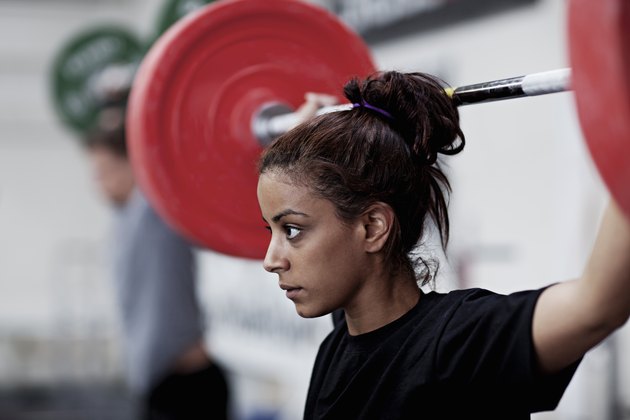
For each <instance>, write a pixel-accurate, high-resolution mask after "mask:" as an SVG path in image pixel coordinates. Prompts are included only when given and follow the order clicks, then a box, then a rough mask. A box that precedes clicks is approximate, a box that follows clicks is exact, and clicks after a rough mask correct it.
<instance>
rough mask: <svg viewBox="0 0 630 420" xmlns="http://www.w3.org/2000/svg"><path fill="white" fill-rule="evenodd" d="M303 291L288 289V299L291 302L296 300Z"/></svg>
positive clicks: (298, 288)
mask: <svg viewBox="0 0 630 420" xmlns="http://www.w3.org/2000/svg"><path fill="white" fill-rule="evenodd" d="M301 290H302V288H301V287H296V288H295V289H287V298H289V299H291V300H293V299H295V298H296V297H297V296H298V295H299V294H300V291H301Z"/></svg>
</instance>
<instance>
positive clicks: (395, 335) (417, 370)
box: [304, 289, 579, 420]
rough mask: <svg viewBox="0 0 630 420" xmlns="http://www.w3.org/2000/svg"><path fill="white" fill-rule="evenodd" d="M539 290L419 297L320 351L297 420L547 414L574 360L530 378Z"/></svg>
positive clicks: (339, 329)
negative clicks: (386, 320) (378, 324)
mask: <svg viewBox="0 0 630 420" xmlns="http://www.w3.org/2000/svg"><path fill="white" fill-rule="evenodd" d="M541 292H542V290H536V291H527V292H519V293H514V294H511V295H508V296H505V295H499V294H495V293H492V292H489V291H487V290H482V289H469V290H459V291H454V292H451V293H448V294H441V293H435V292H431V293H427V294H423V295H422V297H421V298H420V300H419V302H418V304H417V305H416V306H415V307H414V308H412V309H411V310H410V311H409V312H407V313H406V314H405V315H403V316H402V317H401V318H399V319H397V320H395V321H393V322H391V323H390V324H388V325H386V326H384V327H382V328H379V329H377V330H375V331H372V332H369V333H366V334H361V335H358V336H351V335H349V334H348V329H347V326H346V323H345V320H342V321H341V322H339V323H338V324H337V325H336V326H335V329H334V330H333V331H332V332H331V333H330V335H329V336H328V337H327V338H326V339H325V340H324V342H323V343H322V345H321V346H320V349H319V353H318V355H317V359H316V361H315V366H314V368H313V375H312V377H311V384H310V388H309V391H308V397H307V401H306V409H305V415H304V418H305V419H331V420H332V419H335V420H337V419H455V418H461V419H473V418H474V419H476V418H484V419H488V418H502V419H529V418H530V417H529V413H531V412H536V411H543V410H551V409H554V408H555V407H556V406H557V404H558V402H559V400H560V398H561V397H562V394H563V392H564V389H565V388H566V386H567V385H568V383H569V381H570V380H571V377H572V376H573V373H574V372H575V369H576V368H577V365H578V363H579V361H578V362H576V363H574V364H573V365H571V366H570V367H568V368H566V369H565V370H563V371H562V372H559V373H558V374H554V375H546V376H544V375H542V374H540V373H539V372H538V369H537V363H536V355H535V351H534V346H533V342H532V333H531V326H532V315H533V312H534V306H535V304H536V301H537V299H538V296H539V295H540V293H541Z"/></svg>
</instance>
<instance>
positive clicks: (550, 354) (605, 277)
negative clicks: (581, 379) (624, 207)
mask: <svg viewBox="0 0 630 420" xmlns="http://www.w3.org/2000/svg"><path fill="white" fill-rule="evenodd" d="M628 317H630V221H629V220H628V218H627V217H626V216H625V215H624V214H622V211H621V209H619V207H618V206H617V204H616V203H615V202H614V201H613V200H611V202H610V204H609V205H608V208H607V209H606V212H605V214H604V218H603V220H602V224H601V226H600V229H599V233H598V235H597V239H596V241H595V246H594V248H593V251H592V253H591V256H590V259H589V261H588V264H587V266H586V269H585V271H584V274H583V275H582V276H581V277H580V278H579V279H577V280H572V281H567V282H565V283H560V284H557V285H555V286H552V287H550V288H548V289H547V290H545V291H544V292H543V293H542V295H541V296H540V298H539V300H538V303H537V304H536V309H535V310H534V319H533V326H532V334H533V339H534V346H535V348H536V353H537V355H538V361H539V364H540V367H541V368H542V370H543V371H544V372H549V373H551V372H557V371H559V370H560V369H562V368H564V367H566V366H568V365H569V364H571V363H572V362H574V361H575V360H577V359H579V358H580V357H581V356H582V355H583V354H584V353H586V352H587V351H588V350H589V349H590V348H592V347H593V346H595V345H596V344H598V343H599V342H600V341H602V340H603V339H604V338H606V337H607V336H608V335H609V334H611V333H612V332H613V331H614V330H615V329H617V328H619V327H620V326H622V325H623V324H624V323H625V322H626V321H627V320H628Z"/></svg>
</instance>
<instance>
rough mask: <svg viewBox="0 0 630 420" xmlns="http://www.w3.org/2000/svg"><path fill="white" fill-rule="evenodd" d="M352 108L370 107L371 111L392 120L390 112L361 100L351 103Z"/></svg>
mask: <svg viewBox="0 0 630 420" xmlns="http://www.w3.org/2000/svg"><path fill="white" fill-rule="evenodd" d="M352 108H367V109H371V110H372V111H374V112H378V113H379V114H381V115H382V116H384V117H386V118H387V119H389V120H390V121H394V117H393V116H392V114H390V113H389V112H387V111H385V110H384V109H381V108H377V107H375V106H374V105H370V104H368V103H367V102H365V101H361V103H354V104H352Z"/></svg>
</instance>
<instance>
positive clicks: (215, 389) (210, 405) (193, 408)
mask: <svg viewBox="0 0 630 420" xmlns="http://www.w3.org/2000/svg"><path fill="white" fill-rule="evenodd" d="M228 394H229V390H228V386H227V383H226V381H225V376H224V373H223V369H221V368H220V367H219V366H218V365H216V364H212V365H210V366H208V367H207V368H205V369H203V370H201V371H198V372H193V373H187V374H181V373H176V374H171V375H168V376H167V377H166V378H165V379H163V380H162V381H161V382H160V383H159V384H158V385H157V386H156V387H155V388H154V389H153V390H152V391H151V392H150V393H149V397H148V401H147V403H148V404H147V407H148V409H147V411H146V412H145V414H144V420H225V419H226V418H227V410H228V407H227V401H228V399H229V397H228Z"/></svg>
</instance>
